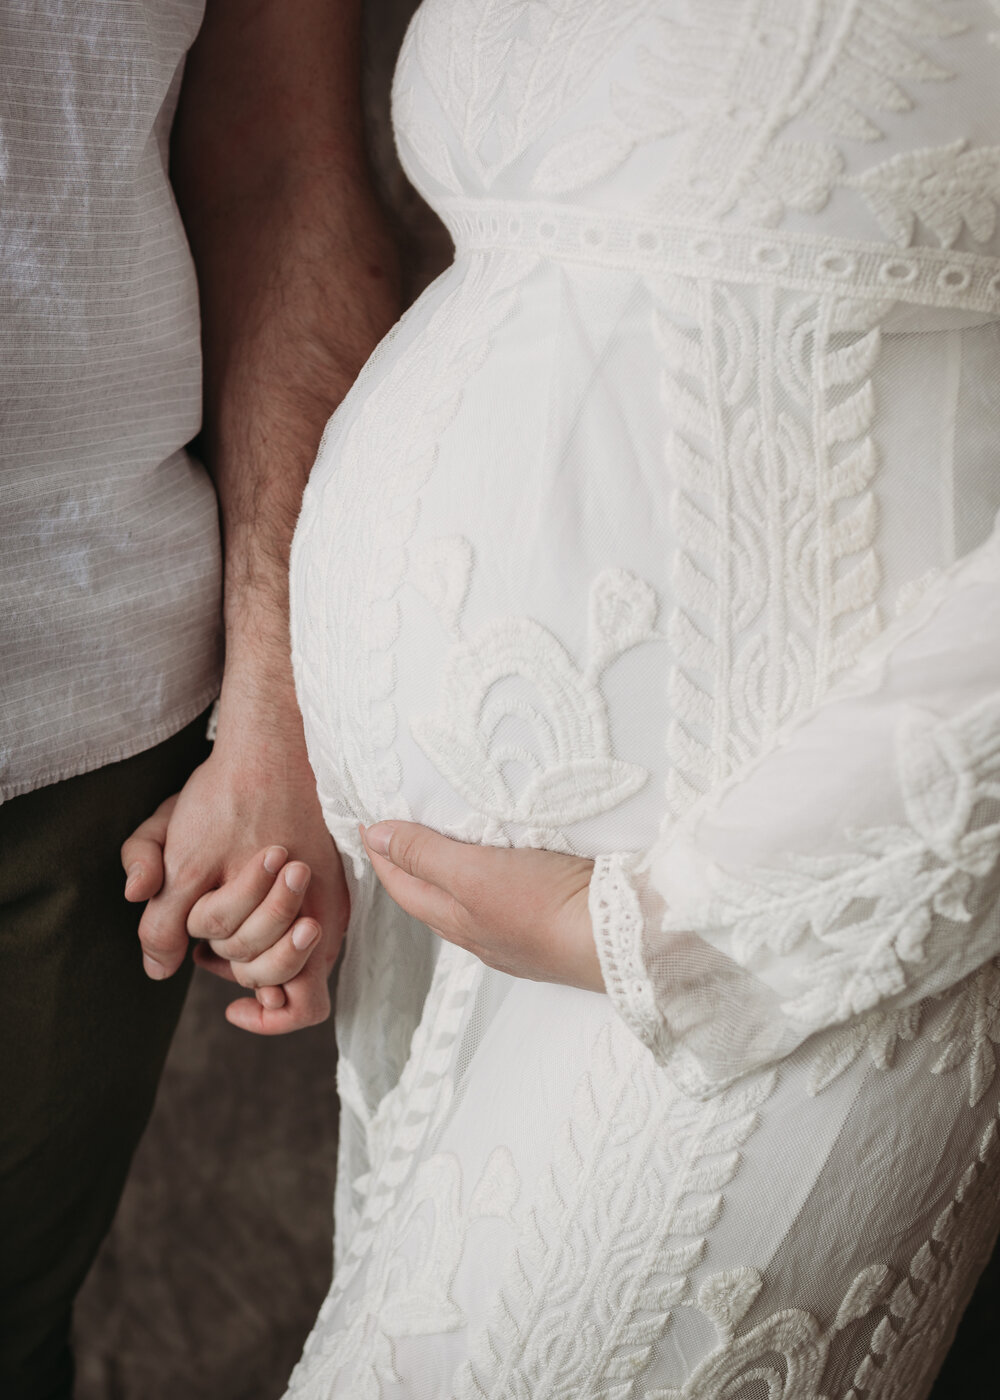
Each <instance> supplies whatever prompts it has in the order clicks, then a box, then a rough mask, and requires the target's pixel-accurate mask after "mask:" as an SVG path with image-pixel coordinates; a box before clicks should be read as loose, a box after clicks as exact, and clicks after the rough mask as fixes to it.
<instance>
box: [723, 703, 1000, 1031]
mask: <svg viewBox="0 0 1000 1400" xmlns="http://www.w3.org/2000/svg"><path fill="white" fill-rule="evenodd" d="M897 771H898V775H899V783H900V791H901V796H902V801H903V810H904V813H905V816H906V818H907V819H908V822H909V824H908V825H906V826H903V825H900V826H890V827H881V828H874V829H868V830H863V831H854V832H850V833H848V839H849V841H850V846H849V848H848V849H847V850H845V851H843V852H838V853H835V854H831V855H825V856H815V857H814V856H808V857H805V856H795V857H793V858H791V859H790V860H789V863H788V867H787V868H786V869H781V870H777V869H774V870H758V871H757V872H755V874H754V875H753V877H752V878H750V879H748V880H744V879H742V878H734V877H731V876H729V875H727V874H725V873H723V872H720V881H719V889H718V892H717V895H716V896H715V897H713V901H712V902H713V906H714V907H713V908H712V909H710V910H708V909H706V910H705V911H703V914H704V920H703V922H702V921H701V917H700V916H699V921H700V923H701V926H702V927H713V926H729V927H730V928H731V953H732V956H733V957H734V958H735V959H736V960H737V961H738V962H740V963H743V964H747V963H749V962H751V961H752V960H753V958H754V957H755V956H756V955H757V954H758V953H760V952H763V951H768V952H771V953H774V954H777V955H778V956H785V955H787V954H789V953H790V952H792V951H793V950H794V949H796V948H797V947H798V946H799V944H800V943H801V941H802V940H803V939H804V938H806V937H809V938H810V939H813V940H815V941H816V942H817V943H818V945H819V947H818V948H815V949H814V950H812V956H811V957H810V958H809V959H808V960H806V961H805V962H804V963H803V964H802V966H801V967H799V968H797V969H796V976H797V977H798V979H799V980H800V981H801V982H802V983H803V985H804V988H805V990H804V991H803V993H802V995H801V996H799V997H797V998H795V999H794V1000H792V1001H790V1002H787V1003H785V1004H784V1007H783V1010H784V1011H785V1013H786V1014H787V1015H788V1016H789V1017H791V1018H792V1019H793V1020H795V1021H797V1022H798V1023H799V1024H800V1025H803V1026H815V1027H818V1026H824V1025H830V1024H832V1023H836V1022H838V1021H843V1020H846V1019H847V1018H848V1017H851V1016H856V1015H859V1014H861V1013H863V1012H866V1011H869V1010H871V1009H872V1008H873V1007H874V1006H876V1005H877V1004H878V1003H879V1002H880V1001H883V1000H885V999H887V998H889V997H892V996H896V995H898V994H899V993H900V992H902V991H903V990H904V989H905V987H906V985H907V976H906V966H907V964H908V963H917V962H923V961H925V960H926V959H927V958H928V957H931V956H934V955H935V954H936V955H937V956H939V957H944V956H946V955H947V951H948V935H943V936H942V940H941V944H940V947H938V946H937V945H935V942H934V940H933V938H932V937H931V935H932V930H934V929H935V928H937V927H938V926H939V924H940V922H942V921H943V922H945V923H950V924H955V923H959V924H962V923H967V922H969V921H970V920H971V919H972V918H973V917H974V915H975V914H981V913H982V912H983V911H984V910H986V909H988V908H989V907H990V906H991V902H992V901H995V899H996V897H997V889H996V883H997V881H996V878H995V876H996V875H997V873H998V869H997V867H998V855H1000V822H996V821H993V820H989V819H987V820H985V821H980V816H981V814H982V813H983V812H985V813H986V814H987V817H989V815H990V814H991V808H990V806H989V804H990V803H991V802H996V801H997V799H998V798H1000V697H994V696H990V697H987V698H986V699H985V700H983V701H981V702H979V703H978V704H976V705H973V706H971V707H969V709H967V710H965V711H963V712H962V713H960V714H959V715H957V716H956V717H955V718H953V719H949V720H940V719H938V718H937V717H936V716H934V715H929V714H924V713H923V712H916V711H914V712H912V713H911V714H910V715H909V716H906V717H905V718H904V721H903V722H902V724H901V726H900V729H899V732H898V734H897ZM973 892H975V898H976V905H975V908H974V909H973V910H970V909H969V908H968V907H967V901H968V900H969V899H970V898H971V896H972V894H973ZM956 1014H957V1013H956ZM956 1029H957V1025H956ZM946 1057H947V1056H946Z"/></svg>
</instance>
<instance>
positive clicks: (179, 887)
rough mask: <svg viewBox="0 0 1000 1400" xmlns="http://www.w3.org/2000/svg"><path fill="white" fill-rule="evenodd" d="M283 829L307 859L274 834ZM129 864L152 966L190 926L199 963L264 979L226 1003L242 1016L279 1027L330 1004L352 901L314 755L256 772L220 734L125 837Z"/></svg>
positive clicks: (166, 969)
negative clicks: (234, 755) (173, 792)
mask: <svg viewBox="0 0 1000 1400" xmlns="http://www.w3.org/2000/svg"><path fill="white" fill-rule="evenodd" d="M262 792H263V793H265V794H266V797H267V800H266V801H264V802H262V801H261V793H262ZM278 833H280V834H281V836H282V838H283V839H284V840H286V841H287V842H288V845H289V847H290V848H291V849H292V850H293V851H294V852H295V854H296V856H297V857H301V859H295V860H289V859H288V849H286V848H285V847H284V846H279V845H276V844H273V843H271V844H265V843H266V842H268V840H269V837H270V836H271V835H272V834H278ZM122 865H123V866H124V868H125V871H126V884H125V897H126V899H128V900H130V901H132V902H134V903H138V902H140V901H142V900H147V901H148V903H147V905H146V909H145V911H144V913H143V916H142V920H141V922H140V924H139V939H140V942H141V944H142V951H143V965H144V967H145V969H146V972H147V974H148V975H149V976H150V977H153V978H157V979H159V978H163V977H170V976H172V974H173V973H174V972H176V971H177V969H178V968H179V967H180V965H181V963H182V962H183V960H184V956H185V953H186V951H187V947H188V940H189V936H190V937H192V938H194V939H196V940H198V941H197V942H196V946H195V953H194V960H195V962H196V963H198V964H199V965H200V966H201V967H203V968H205V969H206V970H207V971H209V972H211V973H213V974H215V975H216V976H218V977H223V978H225V979H226V980H228V981H231V982H236V983H238V984H239V985H240V986H242V987H245V988H247V989H248V990H254V991H256V996H255V997H254V998H250V997H244V998H240V999H239V1000H237V1001H234V1002H232V1003H231V1004H230V1005H229V1006H228V1007H227V1008H226V1018H227V1020H229V1021H230V1022H231V1023H232V1024H233V1025H235V1026H239V1027H241V1028H242V1029H243V1030H248V1031H252V1032H254V1033H256V1034H258V1035H280V1034H283V1033H284V1032H286V1031H292V1030H298V1029H300V1028H301V1027H303V1026H311V1025H315V1024H317V1023H318V1022H320V1021H323V1020H325V1019H326V1017H327V1016H328V1015H329V1013H330V993H329V988H328V985H327V984H328V979H329V976H330V972H331V970H332V968H333V965H334V963H335V962H336V959H337V954H338V953H339V951H340V946H341V943H342V942H343V937H344V930H345V928H346V926H347V916H348V910H349V901H348V895H347V886H346V883H345V881H344V873H343V867H342V865H341V862H340V856H339V854H338V852H337V849H336V847H335V846H334V844H333V840H332V838H331V837H330V834H329V832H328V831H327V829H326V825H325V823H324V822H323V817H322V813H321V811H320V808H319V801H318V799H317V797H316V790H315V782H314V779H313V776H312V772H311V770H310V769H308V767H305V768H304V769H303V771H302V772H301V773H299V772H298V770H297V769H295V770H294V771H292V772H290V771H289V764H288V763H287V762H286V763H284V764H283V765H282V767H281V771H280V772H277V773H267V772H264V771H258V772H253V773H248V772H246V771H245V766H240V765H237V764H236V763H234V762H233V761H232V760H231V759H230V758H229V757H228V756H227V754H226V752H225V750H224V749H220V748H219V747H218V745H217V747H216V750H215V751H214V752H213V754H212V755H211V757H209V758H208V759H207V760H206V761H205V763H203V764H202V765H201V767H200V768H197V769H196V770H195V771H194V773H193V774H192V775H191V777H190V778H189V779H188V782H187V783H186V784H185V786H184V788H183V790H182V791H181V792H180V793H179V794H178V795H177V796H176V797H172V798H169V799H168V801H166V802H165V803H163V805H162V806H161V807H160V808H159V809H158V810H157V811H156V812H155V813H154V814H153V816H152V817H150V818H149V819H148V820H147V821H145V822H143V824H142V825H141V826H140V827H139V828H138V829H137V830H136V831H135V832H134V833H133V835H132V836H130V837H129V839H128V840H127V841H126V842H125V844H124V846H123V847H122Z"/></svg>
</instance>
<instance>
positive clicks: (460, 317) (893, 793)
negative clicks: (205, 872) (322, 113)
mask: <svg viewBox="0 0 1000 1400" xmlns="http://www.w3.org/2000/svg"><path fill="white" fill-rule="evenodd" d="M395 120H396V127H397V134H398V140H399V144H400V147H401V151H402V155H403V159H404V161H405V162H406V165H407V168H408V170H409V172H410V174H411V176H412V178H413V180H414V181H415V182H416V183H417V184H418V186H419V187H420V189H421V190H422V191H423V192H424V193H425V195H426V197H427V198H428V199H429V200H430V201H431V203H432V204H433V205H434V207H435V208H436V209H437V210H438V211H439V212H440V214H441V216H442V217H443V218H444V219H445V221H446V222H447V224H448V225H449V227H450V229H451V230H452V231H453V234H454V238H455V243H456V249H457V253H456V259H455V263H454V265H453V267H451V268H450V269H449V270H448V271H447V272H446V273H445V274H444V275H443V276H442V277H441V278H440V279H439V280H438V281H437V282H436V283H435V284H434V285H433V286H432V287H431V288H430V289H429V290H428V291H427V292H426V293H425V294H424V295H423V297H422V298H421V299H420V300H419V302H418V303H417V304H416V305H415V306H414V307H413V309H412V310H411V311H410V312H409V314H408V315H407V316H406V317H405V318H404V320H403V321H402V323H401V324H400V325H399V326H398V327H397V328H396V330H395V331H394V332H393V333H392V334H391V335H390V336H389V337H388V338H387V340H386V341H385V343H384V344H383V345H382V346H381V347H380V349H379V350H378V352H377V353H376V354H375V356H374V357H373V359H372V361H371V362H370V364H369V365H368V367H367V368H366V370H365V371H364V373H363V374H362V376H361V378H360V380H359V381H358V384H357V385H356V387H355V389H354V390H353V392H352V394H351V395H350V397H349V398H348V400H347V401H346V403H345V404H344V406H343V407H342V409H341V410H340V411H339V412H338V414H337V415H336V416H335V418H334V419H333V420H332V422H331V424H330V426H329V428H328V430H327V433H326V436H325V438H324V441H323V445H322V447H321V450H320V454H319V459H318V461H317V465H316V469H315V472H314V474H313V477H312V480H311V482H310V485H309V489H308V492H307V496H306V501H305V505H304V508H303V514H302V519H301V522H300V526H299V530H298V534H297V537H296V544H295V550H294V557H293V572H292V582H293V641H294V648H295V656H296V666H297V679H298V685H299V693H300V699H301V702H302V706H303V710H304V713H305V717H306V725H307V732H308V738H309V744H310V751H311V754H312V758H313V762H314V765H315V768H316V772H317V775H318V779H319V785H320V791H321V796H322V800H323V804H324V810H325V812H326V815H327V819H328V821H329V825H330V829H331V831H332V832H333V833H334V835H335V836H336V838H337V840H338V841H339V843H340V844H341V846H342V848H343V850H344V851H345V853H346V855H347V858H348V864H349V865H350V866H351V874H352V879H353V884H354V891H353V892H354V900H355V904H354V915H353V921H352V926H351V931H350V935H349V941H348V953H347V959H346V964H345V967H344V970H343V975H342V978H341V982H340V990H339V1005H338V1012H337V1014H338V1024H339V1034H340V1045H341V1054H342V1058H341V1062H340V1084H341V1091H342V1099H343V1126H342V1134H343V1141H342V1149H341V1161H340V1176H339V1188H338V1200H337V1219H336V1238H337V1267H336V1273H335V1278H334V1282H333V1286H332V1288H331V1291H330V1295H329V1297H328V1299H327V1302H326V1303H325V1305H324V1307H323V1309H322V1312H321V1313H320V1317H319V1320H318V1322H317V1324H316V1327H315V1330H314V1332H313V1334H312V1336H311V1338H310V1339H309V1342H308V1344H307V1346H306V1350H305V1353H304V1356H303V1358H302V1361H301V1362H300V1364H299V1366H298V1367H297V1369H296V1371H295V1373H294V1375H293V1377H292V1381H291V1384H290V1389H289V1392H288V1394H289V1396H294V1397H296V1398H297V1400H320V1397H324V1398H325V1397H344V1398H345V1400H368V1398H369V1397H372V1398H374V1397H379V1398H380V1400H390V1398H393V1400H394V1398H395V1397H407V1400H485V1397H491V1400H501V1397H503V1400H550V1398H551V1400H555V1397H561V1398H562V1400H597V1397H601V1400H695V1398H696V1397H697V1400H716V1398H717V1397H728V1400H765V1397H766V1400H820V1397H827V1398H828V1400H833V1398H834V1397H847V1396H851V1397H859V1400H860V1397H863V1400H876V1397H877V1400H888V1397H890V1396H891V1397H898V1398H899V1400H919V1397H921V1396H923V1395H924V1394H925V1393H926V1391H927V1390H928V1389H929V1387H930V1383H931V1380H932V1378H933V1375H934V1372H935V1369H936V1366H937V1364H938V1362H939V1361H940V1359H941V1356H942V1354H943V1352H944V1350H945V1349H946V1347H947V1344H948V1342H949V1340H950V1337H951V1334H952V1331H953V1329H954V1325H955V1322H956V1320H957V1316H958V1314H959V1312H960V1310H961V1308H962V1306H963V1304H964V1301H965V1299H966V1298H967V1296H968V1293H969V1292H970V1290H971V1287H972V1284H973V1281H974V1279H975V1276H976V1274H977V1271H978V1269H979V1268H980V1267H981V1265H982V1263H983V1261H984V1260H985V1258H986V1256H987V1254H988V1251H989V1249H990V1247H991V1245H992V1242H993V1239H994V1237H995V1234H996V1229H997V1225H998V1221H1000V1145H998V1132H997V1129H998V1124H997V1110H998V1103H1000V1074H998V1073H996V1053H997V1052H996V1049H995V1046H996V1044H997V1042H1000V917H998V896H1000V870H998V853H1000V535H997V534H993V533H992V531H993V521H994V517H995V515H996V512H997V508H998V506H1000V213H998V204H1000V4H998V3H995V0H994V3H988V2H987V0H425V3H424V5H423V6H422V8H421V9H420V10H419V11H418V13H417V15H416V18H415V20H414V23H413V25H412V27H411V30H410V33H409V35H408V38H407V42H406V45H405V48H404V51H403V54H402V56H401V59H400V63H399V68H398V73H397V80H396V89H395ZM393 816H395V817H409V818H413V819H416V820H419V821H422V822H426V823H429V824H431V825H432V826H434V827H436V828H438V829H440V830H442V831H446V832H448V833H451V834H453V835H455V836H457V837H460V838H462V839H463V840H467V841H469V840H475V841H481V842H492V843H513V844H515V845H541V846H547V847H553V848H555V849H563V850H571V851H577V852H581V853H583V854H586V855H590V856H593V857H595V859H596V864H595V874H594V880H593V884H592V898H591V909H592V914H593V917H594V923H595V929H596V932H597V938H598V943H599V948H600V953H601V958H602V961H603V966H604V969H605V974H606V980H607V986H608V995H606V996H605V995H595V994H591V993H586V992H581V991H576V990H572V989H567V988H562V987H554V986H548V985H542V984H536V983H532V982H527V981H517V980H514V979H511V978H508V977H506V976H504V975H502V974H500V973H496V972H492V971H488V970H486V969H484V968H483V967H482V966H481V965H480V964H478V963H477V962H476V961H475V960H474V959H473V958H471V957H470V956H469V955H467V954H465V953H463V952H461V951H459V950H456V949H454V948H452V947H450V946H447V945H443V944H440V943H439V941H438V940H437V939H435V938H434V936H433V935H432V934H430V932H429V931H428V930H426V929H425V928H423V927H421V926H419V925H417V924H415V923H414V922H413V921H411V920H409V919H408V918H406V917H405V916H403V915H402V914H401V913H400V912H399V910H398V909H396V908H395V906H393V905H392V904H391V903H390V902H389V901H388V899H387V898H386V897H385V896H384V895H383V894H382V893H381V892H380V890H379V888H378V887H377V886H376V885H375V884H374V881H373V879H372V876H371V872H370V870H369V869H368V868H367V866H366V863H365V861H364V859H363V855H362V852H361V849H360V846H359V841H358V837H357V831H356V826H355V823H356V822H357V820H359V819H360V820H363V821H365V822H370V821H372V820H375V819H377V818H380V817H393Z"/></svg>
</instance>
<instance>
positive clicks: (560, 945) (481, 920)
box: [361, 821, 604, 992]
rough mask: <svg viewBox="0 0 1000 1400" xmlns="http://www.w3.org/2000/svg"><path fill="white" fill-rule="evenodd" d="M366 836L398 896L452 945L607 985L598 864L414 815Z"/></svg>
mask: <svg viewBox="0 0 1000 1400" xmlns="http://www.w3.org/2000/svg"><path fill="white" fill-rule="evenodd" d="M361 835H362V839H363V840H364V843H365V849H366V851H367V852H368V854H369V856H370V857H371V862H372V865H373V867H374V869H375V874H376V875H377V876H378V878H379V879H380V880H381V882H382V884H383V885H384V886H385V888H386V890H387V891H388V892H389V894H390V895H391V896H392V898H393V899H394V900H395V901H396V903H397V904H398V905H400V906H401V907H402V908H403V909H405V910H406V912H407V913H408V914H412V915H413V916H414V918H417V919H420V920H421V922H422V923H425V924H428V925H429V926H430V928H432V929H433V930H434V932H435V933H438V934H440V935H441V937H442V938H446V939H447V940H448V942H449V943H457V944H458V945H459V946H460V947H462V948H467V949H468V951H469V952H470V953H474V954H475V955H476V957H477V958H481V959H482V961H483V962H484V963H486V964H487V966H488V967H494V968H497V969H498V971H500V972H507V973H509V974H510V975H511V976H512V977H528V978H531V979H532V980H534V981H536V982H561V983H564V984H565V985H567V986H570V987H582V988H583V989H584V990H585V991H592V992H603V991H604V979H603V977H602V976H601V966H600V962H599V961H598V957H597V949H596V947H595V946H594V933H593V927H592V925H591V920H590V911H589V909H588V905H587V898H588V891H589V889H590V876H591V872H592V870H593V861H589V860H583V859H582V858H581V857H579V856H566V855H561V854H560V853H559V852H557V851H536V850H507V849H504V848H498V847H495V846H470V845H465V844H464V843H463V842H460V841H452V840H450V839H449V838H448V837H447V836H441V835H439V834H438V833H437V832H435V831H431V830H430V828H429V827H426V826H417V825H416V824H415V823H413V822H397V821H393V822H379V823H378V824H377V825H376V826H370V827H368V829H367V830H365V829H364V828H362V831H361Z"/></svg>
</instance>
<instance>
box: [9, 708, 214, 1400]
mask: <svg viewBox="0 0 1000 1400" xmlns="http://www.w3.org/2000/svg"><path fill="white" fill-rule="evenodd" d="M204 734H205V719H204V717H202V718H200V719H198V720H196V721H195V723H194V724H191V725H189V726H188V727H187V728H186V729H185V730H183V731H182V732H181V733H180V734H177V735H176V736H174V738H172V739H168V740H167V741H166V742H165V743H162V744H159V745H158V746H157V747H156V748H153V749H150V750H148V751H147V752H146V753H142V754H139V755H137V756H136V757H135V758H130V759H126V760H125V761H124V762H122V763H114V764H110V765H108V766H107V767H105V768H102V769H99V770H98V771H97V772H94V773H86V774H84V775H83V776H81V777H78V778H71V779H69V780H68V781H66V782H61V783H55V784H53V785H52V786H50V787H45V788H41V789H40V790H38V791H37V792H31V793H28V794H26V795H25V796H23V797H16V798H14V799H13V800H12V801H10V802H7V803H5V804H3V805H2V806H0V1397H2V1400H69V1397H70V1396H71V1395H72V1388H73V1362H72V1356H71V1353H70V1349H69V1340H68V1335H69V1325H70V1315H71V1310H72V1304H73V1298H74V1295H75V1294H76V1292H77V1290H78V1289H79V1287H80V1284H81V1283H82V1282H83V1279H84V1276H85V1274H86V1272H87V1270H88V1268H89V1267H90V1264H91V1262H92V1260H93V1258H94V1255H95V1254H96V1252H97V1248H98V1245H99V1244H100V1242H101V1240H102V1238H103V1237H104V1235H105V1233H106V1232H107V1230H108V1227H109V1226H110V1224H111V1220H112V1217H113V1215H114V1212H115V1207H116V1205H117V1203H118V1198H119V1195H120V1193H121V1190H122V1186H123V1184H124V1181H125V1176H126V1173H127V1171H128V1167H129V1162H130V1161H131V1158H132V1153H133V1152H134V1150H135V1147H136V1144H137V1143H138V1141H139V1138H140V1136H141V1134H142V1131H143V1129H144V1127H145V1126H146V1122H147V1120H148V1118H149V1114H150V1110H151V1109H152V1105H153V1098H154V1095H155V1093H156V1084H157V1080H158V1079H159V1076H160V1071H161V1069H162V1067H163V1062H164V1059H165V1058H166V1053H167V1047H168V1045H169V1044H170V1037H171V1035H172V1033H173V1030H174V1027H175V1025H176V1023H177V1018H178V1016H179V1015H180V1010H181V1005H182V1003H183V1000H184V993H185V991H186V990H187V984H188V980H189V974H190V969H189V967H188V966H185V968H184V969H182V971H181V972H179V973H178V974H177V975H176V976H175V977H173V978H171V979H170V980H169V981H167V982H159V983H158V982H151V981H149V980H148V979H147V978H146V977H145V976H144V975H143V972H142V966H141V962H140V956H139V945H138V942H137V938H136V928H137V925H138V922H139V915H140V913H141V909H138V908H135V907H134V906H131V905H128V904H126V903H125V900H124V898H123V897H122V890H123V887H124V875H123V872H122V869H121V864H120V861H119V848H120V846H121V843H122V841H123V840H124V839H125V838H126V836H128V835H129V834H130V833H131V832H132V831H133V830H134V829H135V827H136V826H138V824H139V823H140V822H141V821H143V820H145V818H146V817H148V816H150V814H151V813H152V812H153V811H154V810H155V808H156V807H158V806H159V804H160V803H161V802H162V801H163V799H164V798H165V797H168V796H169V795H170V794H171V793H172V792H176V791H177V790H178V788H180V787H181V786H183V784H184V781H185V779H186V778H187V776H188V774H189V773H190V772H191V770H192V769H193V768H194V767H195V766H196V765H197V764H198V763H200V762H201V761H202V759H203V758H204V757H205V756H206V754H207V751H208V745H207V744H206V742H205V739H204Z"/></svg>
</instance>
